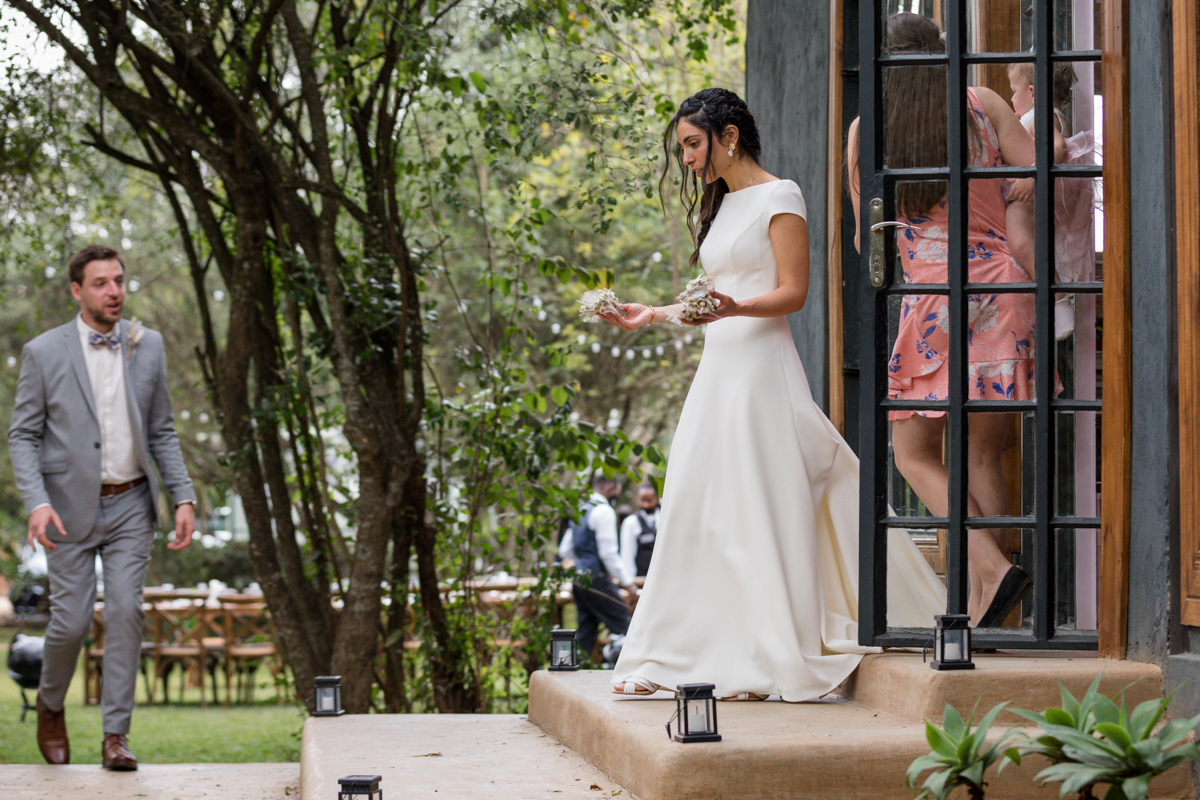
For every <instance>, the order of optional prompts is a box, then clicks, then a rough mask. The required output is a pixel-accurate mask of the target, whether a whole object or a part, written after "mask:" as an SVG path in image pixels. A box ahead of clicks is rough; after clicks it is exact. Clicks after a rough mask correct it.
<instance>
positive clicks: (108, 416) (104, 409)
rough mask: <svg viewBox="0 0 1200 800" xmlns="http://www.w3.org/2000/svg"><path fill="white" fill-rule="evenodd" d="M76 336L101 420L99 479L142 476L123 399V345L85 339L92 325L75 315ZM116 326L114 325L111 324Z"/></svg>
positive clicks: (105, 481)
mask: <svg viewBox="0 0 1200 800" xmlns="http://www.w3.org/2000/svg"><path fill="white" fill-rule="evenodd" d="M75 324H76V326H77V327H78V328H79V338H80V340H81V341H82V342H83V360H84V362H85V363H86V364H87V371H88V381H89V382H91V384H92V399H93V400H95V402H96V417H97V419H98V420H99V421H100V483H101V484H113V483H128V482H129V481H132V480H137V479H138V478H141V477H142V476H144V475H145V474H146V473H145V470H143V469H142V465H141V464H140V463H138V457H137V452H136V451H135V450H134V447H133V427H132V425H131V424H130V421H129V405H128V403H127V402H126V399H125V365H124V364H123V363H122V361H121V359H123V358H124V357H125V345H124V343H123V342H122V346H121V347H117V348H112V347H98V346H96V345H93V344H89V343H88V337H89V336H90V335H91V334H92V331H93V328H91V326H89V325H88V324H87V323H86V322H84V321H83V316H82V315H80V316H77V317H76V318H75ZM113 330H114V331H115V330H116V327H114V328H113Z"/></svg>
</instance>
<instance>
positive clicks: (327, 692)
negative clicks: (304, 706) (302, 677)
mask: <svg viewBox="0 0 1200 800" xmlns="http://www.w3.org/2000/svg"><path fill="white" fill-rule="evenodd" d="M313 684H314V685H315V686H316V699H315V701H314V702H313V714H312V715H313V716H314V717H339V716H341V715H342V714H345V713H346V711H345V709H343V708H342V676H341V675H321V676H318V677H316V678H313Z"/></svg>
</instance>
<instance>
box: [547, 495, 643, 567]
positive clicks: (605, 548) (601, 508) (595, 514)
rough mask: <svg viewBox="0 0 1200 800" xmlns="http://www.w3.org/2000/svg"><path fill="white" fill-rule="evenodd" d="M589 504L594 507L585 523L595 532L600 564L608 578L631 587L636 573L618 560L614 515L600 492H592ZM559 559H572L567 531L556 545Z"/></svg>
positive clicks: (572, 550) (572, 545)
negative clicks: (609, 576) (602, 565)
mask: <svg viewBox="0 0 1200 800" xmlns="http://www.w3.org/2000/svg"><path fill="white" fill-rule="evenodd" d="M588 502H589V503H593V504H594V505H593V507H592V510H591V511H589V512H588V515H587V517H586V519H585V522H586V523H587V525H588V527H590V528H591V529H592V530H593V531H595V532H596V550H597V551H599V554H600V560H601V561H602V562H603V563H604V568H605V569H607V570H608V574H609V575H611V576H612V577H614V578H616V579H617V582H618V583H620V584H621V585H622V586H628V585H630V584H631V583H633V579H634V577H635V575H636V574H637V570H634V569H630V568H629V567H627V566H625V560H624V559H623V558H622V557H621V553H620V548H619V546H618V543H617V512H616V510H615V509H614V508H613V507H612V505H611V504H610V503H609V502H608V498H607V497H605V496H604V495H602V494H600V493H599V492H593V493H592V496H591V497H589V498H588ZM558 557H559V559H560V560H562V561H569V560H571V559H573V558H575V537H574V536H573V535H572V534H571V529H570V528H567V532H566V533H565V534H563V538H562V541H561V542H559V545H558Z"/></svg>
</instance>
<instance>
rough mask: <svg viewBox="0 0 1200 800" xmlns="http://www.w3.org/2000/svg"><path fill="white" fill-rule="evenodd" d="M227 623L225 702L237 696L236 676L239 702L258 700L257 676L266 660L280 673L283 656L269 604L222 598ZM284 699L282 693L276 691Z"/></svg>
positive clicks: (272, 670) (275, 671)
mask: <svg viewBox="0 0 1200 800" xmlns="http://www.w3.org/2000/svg"><path fill="white" fill-rule="evenodd" d="M221 614H222V619H223V621H224V625H225V705H229V703H230V699H231V698H232V697H233V696H234V677H235V676H236V678H237V695H236V696H237V698H238V702H245V703H249V702H251V701H253V699H254V678H255V675H256V674H257V672H258V668H259V667H260V666H261V665H262V663H263V661H265V660H266V659H268V658H269V659H271V674H272V675H273V676H274V677H276V678H278V677H279V674H280V668H279V655H278V652H277V650H276V648H275V630H274V628H273V627H272V626H271V614H270V612H269V611H268V610H267V606H266V604H265V603H244V602H231V601H227V600H222V601H221ZM276 695H277V698H278V699H279V700H280V702H282V695H280V694H279V693H278V692H276Z"/></svg>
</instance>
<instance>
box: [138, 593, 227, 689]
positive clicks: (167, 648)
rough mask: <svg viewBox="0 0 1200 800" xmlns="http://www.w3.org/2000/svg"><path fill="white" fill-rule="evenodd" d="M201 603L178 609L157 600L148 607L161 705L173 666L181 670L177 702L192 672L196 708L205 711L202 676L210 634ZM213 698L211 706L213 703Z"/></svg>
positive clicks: (169, 602)
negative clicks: (197, 695)
mask: <svg viewBox="0 0 1200 800" xmlns="http://www.w3.org/2000/svg"><path fill="white" fill-rule="evenodd" d="M208 614H209V609H207V608H206V607H205V606H204V604H203V602H196V601H191V602H188V603H187V604H186V605H180V604H179V601H178V600H157V601H155V602H153V603H151V604H150V610H149V614H148V616H149V618H150V620H151V627H152V630H153V631H154V648H153V649H154V679H155V681H156V682H157V681H162V685H163V702H164V703H165V702H167V701H168V700H169V699H170V698H169V696H168V694H167V678H168V677H169V676H170V673H171V672H172V671H173V670H174V668H175V667H176V666H182V667H183V668H184V674H183V677H182V680H181V682H180V686H179V702H181V703H182V702H183V691H184V689H185V688H186V687H187V682H188V672H189V671H191V670H192V669H193V668H194V669H195V674H196V676H197V682H198V683H199V686H200V707H201V708H207V707H208V700H207V698H206V697H205V696H204V673H205V672H206V671H207V669H208V666H209V665H208V659H209V651H208V648H207V647H206V646H205V639H206V638H209V636H208V635H209V634H210V633H211V630H210V628H209V626H208V619H207V618H208ZM215 699H216V698H215V695H214V702H215Z"/></svg>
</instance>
